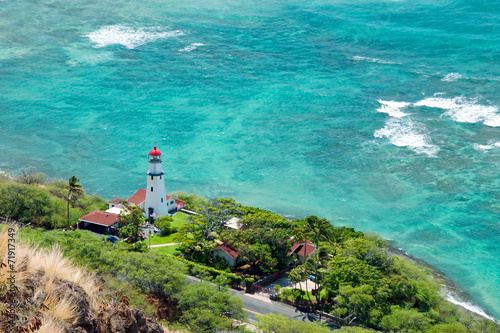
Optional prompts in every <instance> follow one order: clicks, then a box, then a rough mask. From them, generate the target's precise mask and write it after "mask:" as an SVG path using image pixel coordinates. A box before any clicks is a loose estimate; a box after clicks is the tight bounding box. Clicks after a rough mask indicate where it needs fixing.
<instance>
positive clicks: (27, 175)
mask: <svg viewBox="0 0 500 333" xmlns="http://www.w3.org/2000/svg"><path fill="white" fill-rule="evenodd" d="M16 180H17V181H18V182H20V183H22V184H27V185H34V184H42V183H43V182H44V180H45V174H43V173H39V172H36V168H35V167H33V166H31V167H29V168H27V169H24V168H23V169H21V173H20V174H18V175H17V176H16Z"/></svg>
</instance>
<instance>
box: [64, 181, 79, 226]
mask: <svg viewBox="0 0 500 333" xmlns="http://www.w3.org/2000/svg"><path fill="white" fill-rule="evenodd" d="M79 181H80V179H78V178H76V177H75V176H71V178H70V179H69V181H68V185H67V188H68V197H67V198H66V199H67V200H68V215H67V222H68V228H69V202H70V201H71V196H74V197H75V198H78V197H79V196H80V195H82V194H83V190H82V184H80V183H78V182H79Z"/></svg>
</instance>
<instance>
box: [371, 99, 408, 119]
mask: <svg viewBox="0 0 500 333" xmlns="http://www.w3.org/2000/svg"><path fill="white" fill-rule="evenodd" d="M378 102H379V103H380V104H381V106H380V107H379V108H378V109H377V111H378V112H382V113H387V114H388V115H389V116H391V117H396V118H401V117H404V116H407V115H408V113H404V112H402V111H401V109H404V108H405V107H407V106H408V105H410V103H406V102H395V101H382V100H379V101H378Z"/></svg>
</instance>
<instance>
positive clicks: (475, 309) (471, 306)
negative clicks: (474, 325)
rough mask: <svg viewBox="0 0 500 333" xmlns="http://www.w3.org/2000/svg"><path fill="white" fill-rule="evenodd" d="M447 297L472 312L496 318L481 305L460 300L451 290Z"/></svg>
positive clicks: (490, 318)
mask: <svg viewBox="0 0 500 333" xmlns="http://www.w3.org/2000/svg"><path fill="white" fill-rule="evenodd" d="M444 296H445V299H446V300H447V301H448V302H451V303H453V304H456V305H459V306H461V307H463V308H465V309H467V310H469V311H471V312H474V313H477V314H478V315H480V316H483V317H485V318H488V319H489V320H492V321H495V322H496V320H495V318H493V317H491V316H488V315H487V314H486V313H485V312H484V311H483V309H481V308H480V307H478V306H476V305H474V304H472V303H469V302H465V301H461V300H458V299H457V298H456V297H455V296H454V295H452V293H450V292H447V293H446V294H445V295H444Z"/></svg>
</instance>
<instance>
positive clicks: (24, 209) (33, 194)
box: [0, 183, 53, 225]
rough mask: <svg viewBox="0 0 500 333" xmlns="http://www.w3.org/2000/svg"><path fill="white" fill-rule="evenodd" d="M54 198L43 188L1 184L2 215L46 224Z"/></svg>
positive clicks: (37, 223) (0, 212)
mask: <svg viewBox="0 0 500 333" xmlns="http://www.w3.org/2000/svg"><path fill="white" fill-rule="evenodd" d="M52 209H53V205H52V199H51V198H50V196H49V194H48V193H47V191H45V190H44V189H42V188H38V187H34V186H29V185H25V184H17V183H6V184H2V185H1V186H0V215H2V216H5V217H6V218H10V219H14V220H17V221H20V222H24V223H33V224H35V225H46V224H47V223H50V218H51V215H52Z"/></svg>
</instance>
